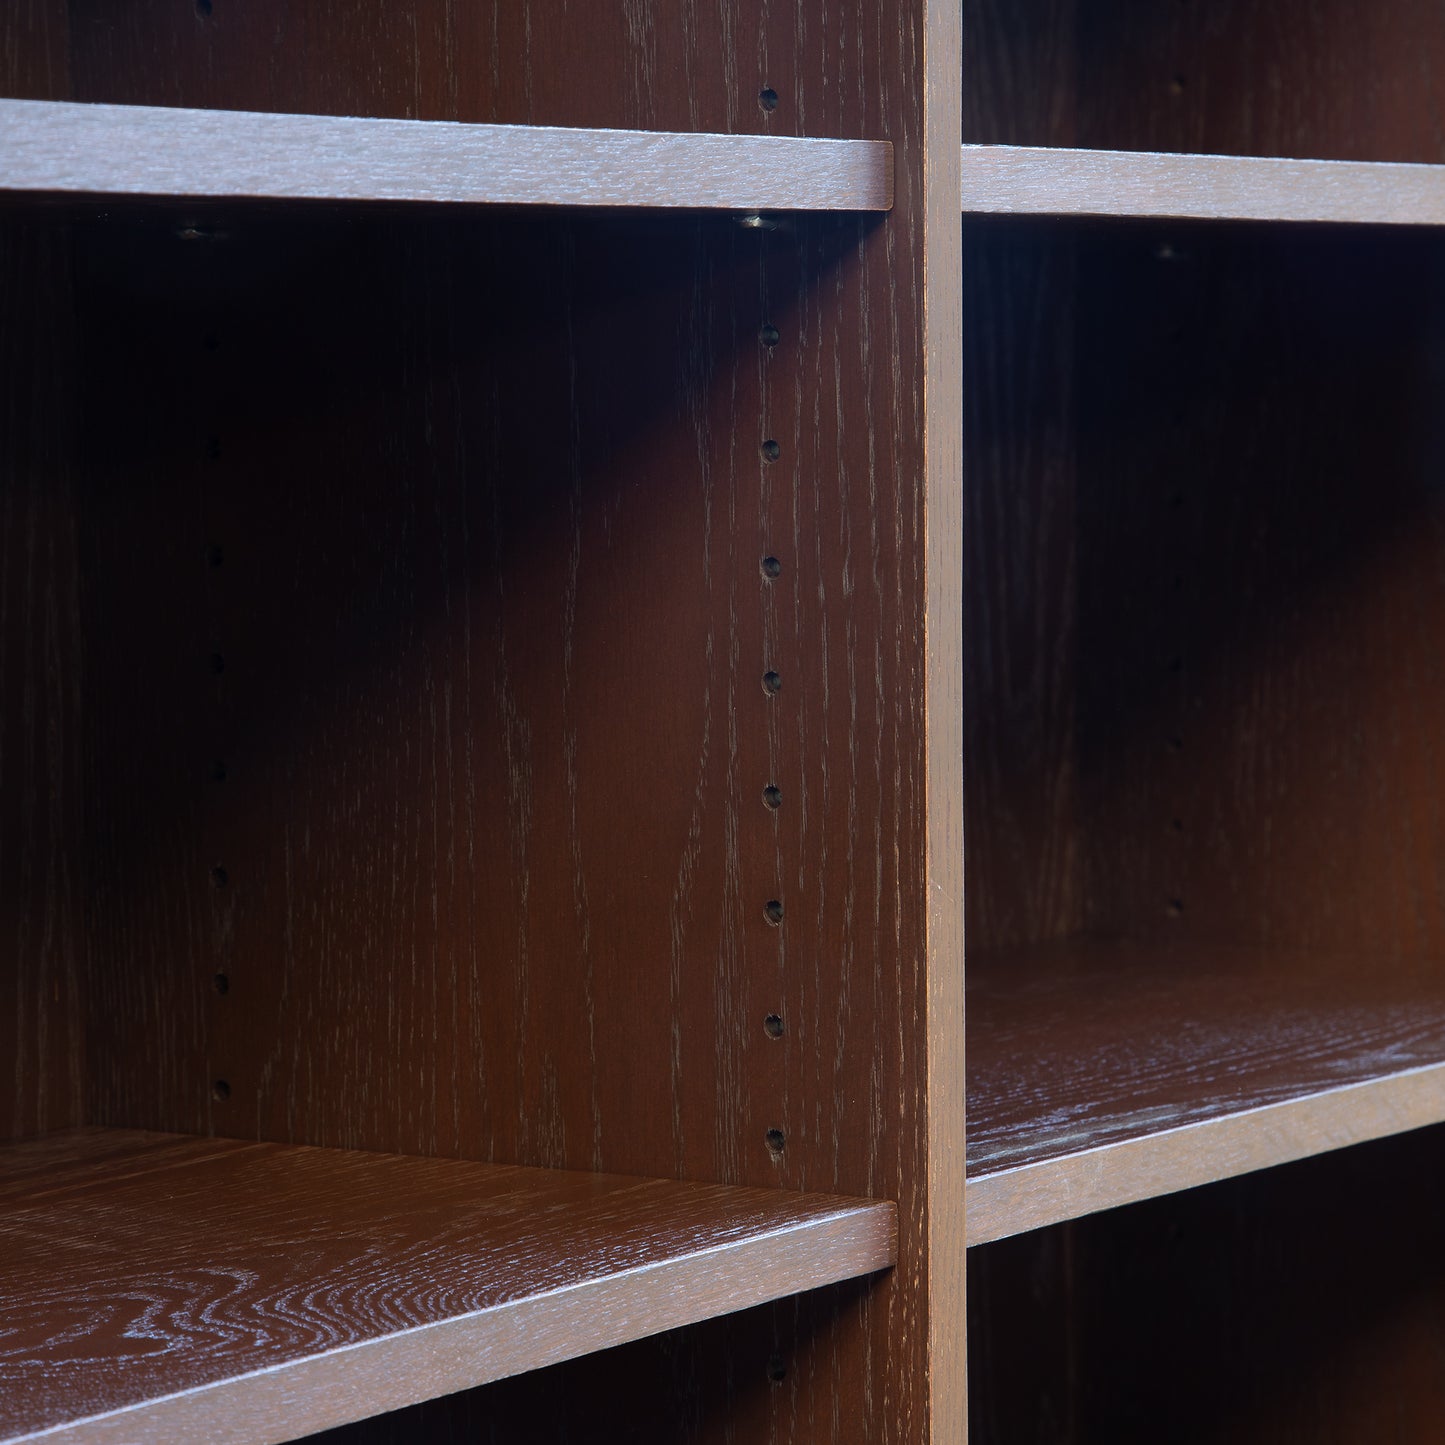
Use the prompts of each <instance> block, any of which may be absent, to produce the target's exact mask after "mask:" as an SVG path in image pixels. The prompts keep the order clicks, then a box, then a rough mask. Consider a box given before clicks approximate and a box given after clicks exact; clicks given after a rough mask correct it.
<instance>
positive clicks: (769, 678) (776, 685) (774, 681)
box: [763, 672, 783, 697]
mask: <svg viewBox="0 0 1445 1445" xmlns="http://www.w3.org/2000/svg"><path fill="white" fill-rule="evenodd" d="M782 690H783V679H782V678H781V677H779V676H778V674H777V673H776V672H765V673H764V674H763V691H764V692H765V693H767V694H768V696H769V697H773V696H775V695H776V694H778V693H780V692H781V691H782Z"/></svg>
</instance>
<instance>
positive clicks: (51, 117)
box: [0, 100, 893, 211]
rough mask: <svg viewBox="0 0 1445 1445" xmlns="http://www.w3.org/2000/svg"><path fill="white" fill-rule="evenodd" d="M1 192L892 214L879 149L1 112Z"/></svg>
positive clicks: (790, 141) (157, 113)
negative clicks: (753, 209)
mask: <svg viewBox="0 0 1445 1445" xmlns="http://www.w3.org/2000/svg"><path fill="white" fill-rule="evenodd" d="M0 157H3V159H0V192H6V191H9V192H21V193H33V194H37V195H47V196H55V195H82V196H93V197H99V196H165V197H177V198H209V199H232V200H234V199H243V198H251V199H266V200H331V201H432V202H452V203H457V204H470V205H482V204H485V205H514V206H644V207H646V206H670V207H677V208H682V209H687V208H697V209H747V208H761V209H768V210H800V211H810V210H842V211H886V210H887V209H888V208H889V207H890V206H891V205H892V203H893V148H892V146H890V145H889V144H888V143H887V142H886V141H840V140H808V139H799V138H794V137H788V136H727V135H689V134H671V135H668V134H662V133H659V132H655V131H651V132H649V131H621V130H577V129H566V128H563V127H558V126H501V125H457V124H454V123H449V122H445V121H406V120H385V119H377V118H374V117H346V118H342V117H333V116H320V115H268V114H265V113H262V112H254V111H219V110H186V109H180V108H177V109H166V108H164V107H159V106H124V105H76V104H69V103H66V102H56V101H25V100H8V101H0Z"/></svg>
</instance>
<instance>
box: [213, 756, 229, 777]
mask: <svg viewBox="0 0 1445 1445" xmlns="http://www.w3.org/2000/svg"><path fill="white" fill-rule="evenodd" d="M211 781H212V782H213V783H224V782H225V781H226V765H225V763H223V762H222V761H221V759H220V758H217V759H216V761H215V762H213V763H212V764H211Z"/></svg>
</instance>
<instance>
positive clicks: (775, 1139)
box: [767, 1129, 788, 1154]
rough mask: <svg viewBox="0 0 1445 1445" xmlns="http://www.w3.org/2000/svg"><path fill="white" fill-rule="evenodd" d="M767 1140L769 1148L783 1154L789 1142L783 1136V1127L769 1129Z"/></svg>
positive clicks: (775, 1152)
mask: <svg viewBox="0 0 1445 1445" xmlns="http://www.w3.org/2000/svg"><path fill="white" fill-rule="evenodd" d="M767 1140H768V1148H769V1149H770V1150H772V1152H773V1153H774V1154H781V1153H782V1152H783V1146H784V1145H785V1144H786V1143H787V1142H788V1141H787V1140H786V1139H784V1138H783V1131H782V1130H781V1129H769V1130H768V1133H767Z"/></svg>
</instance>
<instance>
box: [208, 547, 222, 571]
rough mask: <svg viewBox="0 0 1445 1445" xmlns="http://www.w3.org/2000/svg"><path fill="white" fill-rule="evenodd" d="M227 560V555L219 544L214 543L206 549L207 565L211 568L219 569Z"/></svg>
mask: <svg viewBox="0 0 1445 1445" xmlns="http://www.w3.org/2000/svg"><path fill="white" fill-rule="evenodd" d="M225 560H226V553H225V550H224V548H222V546H221V544H220V543H219V542H212V543H211V545H210V546H209V547H207V548H206V563H207V565H208V566H211V567H219V566H220V565H221V563H223V562H224V561H225Z"/></svg>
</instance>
